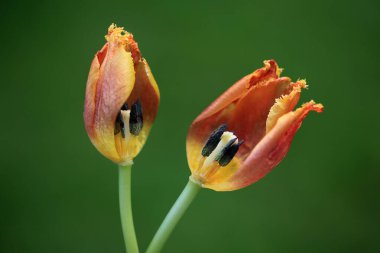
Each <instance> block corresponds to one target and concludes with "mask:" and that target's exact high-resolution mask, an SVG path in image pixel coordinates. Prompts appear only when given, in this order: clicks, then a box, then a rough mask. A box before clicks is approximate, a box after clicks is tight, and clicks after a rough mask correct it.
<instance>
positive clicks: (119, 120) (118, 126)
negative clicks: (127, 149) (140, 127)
mask: <svg viewBox="0 0 380 253" xmlns="http://www.w3.org/2000/svg"><path fill="white" fill-rule="evenodd" d="M120 110H123V111H126V110H128V104H127V103H125V104H123V106H122V107H121V109H120ZM120 132H121V136H122V137H123V138H125V133H124V122H123V116H122V115H121V112H120V111H119V113H118V114H117V116H116V120H115V129H114V132H113V133H114V135H117V134H118V133H120Z"/></svg>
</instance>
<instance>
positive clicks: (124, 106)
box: [121, 103, 128, 111]
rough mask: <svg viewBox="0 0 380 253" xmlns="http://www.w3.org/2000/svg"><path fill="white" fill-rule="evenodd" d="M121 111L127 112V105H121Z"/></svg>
mask: <svg viewBox="0 0 380 253" xmlns="http://www.w3.org/2000/svg"><path fill="white" fill-rule="evenodd" d="M121 110H123V111H126V110H128V103H125V104H123V106H122V107H121Z"/></svg>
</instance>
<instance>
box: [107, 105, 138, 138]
mask: <svg viewBox="0 0 380 253" xmlns="http://www.w3.org/2000/svg"><path fill="white" fill-rule="evenodd" d="M143 123H144V121H143V115H142V107H141V103H140V100H137V101H136V102H135V103H134V104H132V107H131V109H128V104H127V103H125V104H124V105H123V106H122V107H121V109H120V112H119V113H118V115H117V117H116V121H115V130H114V134H115V135H116V134H118V133H119V132H121V136H122V137H123V138H124V139H125V140H126V142H128V140H129V138H130V136H131V134H132V135H135V136H138V135H139V133H140V132H141V129H142V127H143Z"/></svg>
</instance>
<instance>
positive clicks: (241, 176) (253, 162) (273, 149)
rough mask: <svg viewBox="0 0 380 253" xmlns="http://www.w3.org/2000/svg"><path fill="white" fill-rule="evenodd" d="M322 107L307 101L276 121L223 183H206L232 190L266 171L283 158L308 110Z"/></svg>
mask: <svg viewBox="0 0 380 253" xmlns="http://www.w3.org/2000/svg"><path fill="white" fill-rule="evenodd" d="M322 110H323V106H322V105H321V104H315V102H314V101H310V102H308V103H306V104H304V105H303V106H302V107H301V108H299V109H297V110H296V111H294V112H289V113H287V114H285V115H283V116H282V117H280V118H279V119H278V120H277V123H276V125H275V126H274V127H273V129H272V130H271V131H270V132H269V133H268V134H267V135H265V137H264V138H263V139H262V140H261V141H260V142H259V143H258V144H257V146H256V147H255V148H254V149H253V151H252V152H251V154H250V155H249V156H248V157H247V159H246V160H245V161H244V163H243V164H242V165H241V167H240V169H239V170H238V171H237V172H236V173H235V174H234V175H233V176H231V177H230V178H229V179H228V180H226V181H225V182H223V183H220V184H217V185H213V186H210V187H209V188H211V189H213V190H216V191H232V190H237V189H240V188H243V187H245V186H248V185H250V184H252V183H254V182H256V181H258V180H259V179H261V178H262V177H264V176H265V175H266V174H268V173H269V172H270V171H271V170H272V169H273V168H274V167H275V166H277V164H279V163H280V161H281V160H282V159H283V158H284V156H285V155H286V153H287V152H288V150H289V147H290V144H291V142H292V140H293V138H294V135H295V133H296V132H297V130H298V129H299V127H300V126H301V124H302V121H303V119H304V118H305V117H306V116H307V114H308V113H309V112H310V111H317V112H322Z"/></svg>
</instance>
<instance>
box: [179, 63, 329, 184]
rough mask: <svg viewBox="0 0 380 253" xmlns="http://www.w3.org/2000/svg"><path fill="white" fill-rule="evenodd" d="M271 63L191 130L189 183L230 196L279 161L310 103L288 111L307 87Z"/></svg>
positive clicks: (317, 107)
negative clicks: (190, 181) (230, 193)
mask: <svg viewBox="0 0 380 253" xmlns="http://www.w3.org/2000/svg"><path fill="white" fill-rule="evenodd" d="M280 73H281V69H280V68H279V67H278V65H277V63H276V62H275V61H274V60H269V61H265V62H264V67H263V68H261V69H258V70H256V71H255V72H253V73H252V74H250V75H247V76H245V77H243V78H242V79H241V80H239V81H238V82H237V83H235V84H234V85H233V86H232V87H230V88H229V89H228V90H227V91H226V92H224V93H223V94H222V95H221V96H220V97H219V98H217V99H216V100H215V101H214V102H213V103H212V104H211V105H210V106H209V107H208V108H206V109H205V110H204V111H203V112H202V113H201V114H200V115H199V116H198V117H197V118H196V119H195V120H194V121H193V123H192V124H191V126H190V129H189V132H188V136H187V143H186V148H187V159H188V163H189V167H190V169H191V172H192V176H191V180H192V181H193V182H196V183H197V184H199V185H201V186H202V187H204V188H209V189H213V190H216V191H232V190H237V189H240V188H243V187H245V186H248V185H250V184H252V183H254V182H256V181H257V180H259V179H261V178H262V177H264V176H265V175H266V174H267V173H269V172H270V171H271V170H272V169H273V168H274V167H275V166H276V165H278V164H279V163H280V161H281V160H282V159H283V158H284V156H285V155H286V153H287V152H288V150H289V147H290V144H291V142H292V140H293V138H294V135H295V133H296V132H297V130H298V129H299V127H300V126H301V124H302V121H303V119H304V118H305V117H306V116H307V114H308V113H309V112H310V111H316V112H322V110H323V106H322V105H321V104H316V103H315V102H314V101H310V102H307V103H305V104H303V105H302V106H301V107H300V108H298V109H296V110H295V111H293V109H294V107H295V106H296V104H297V102H298V100H299V98H300V94H301V90H302V89H303V88H306V87H307V85H306V82H305V81H304V80H300V81H297V82H292V81H291V80H290V79H289V78H288V77H280Z"/></svg>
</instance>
